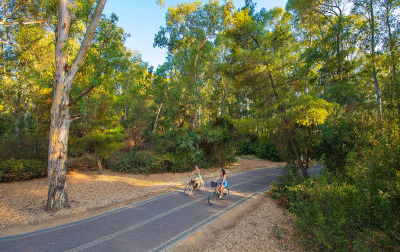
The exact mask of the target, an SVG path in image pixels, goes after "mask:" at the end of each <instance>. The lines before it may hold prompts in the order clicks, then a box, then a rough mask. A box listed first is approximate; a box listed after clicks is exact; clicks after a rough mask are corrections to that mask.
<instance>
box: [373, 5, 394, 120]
mask: <svg viewBox="0 0 400 252" xmlns="http://www.w3.org/2000/svg"><path fill="white" fill-rule="evenodd" d="M399 11H400V1H399V0H379V1H378V4H377V10H376V13H377V19H378V20H379V22H380V25H379V26H378V29H379V30H380V33H381V34H382V36H381V37H382V48H383V49H384V51H386V53H387V62H388V64H384V65H387V66H388V68H389V69H390V78H384V80H382V81H386V82H387V81H388V80H389V81H390V83H389V84H388V86H389V88H388V92H387V93H388V99H387V100H386V102H388V103H389V106H393V107H394V108H395V109H396V110H397V114H400V78H399V69H398V68H399V58H400V17H399V15H398V12H399Z"/></svg>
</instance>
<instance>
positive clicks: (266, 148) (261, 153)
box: [256, 141, 282, 162]
mask: <svg viewBox="0 0 400 252" xmlns="http://www.w3.org/2000/svg"><path fill="white" fill-rule="evenodd" d="M256 155H257V156H258V157H259V158H263V159H268V160H271V161H275V162H277V161H281V160H282V158H281V155H280V153H279V150H278V149H277V148H276V146H275V144H274V143H272V142H270V141H267V142H261V141H260V143H259V144H258V146H257V150H256Z"/></svg>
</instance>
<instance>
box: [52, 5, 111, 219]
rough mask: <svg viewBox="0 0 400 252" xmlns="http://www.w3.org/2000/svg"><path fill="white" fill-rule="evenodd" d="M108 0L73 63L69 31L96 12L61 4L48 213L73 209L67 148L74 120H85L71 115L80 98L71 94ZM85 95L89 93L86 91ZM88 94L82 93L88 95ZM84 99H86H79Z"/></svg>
mask: <svg viewBox="0 0 400 252" xmlns="http://www.w3.org/2000/svg"><path fill="white" fill-rule="evenodd" d="M105 3H106V0H97V1H96V7H95V9H94V11H93V15H91V18H90V23H89V25H88V27H87V30H86V34H85V37H84V38H83V40H82V43H81V46H80V48H79V51H78V53H77V55H76V57H75V59H74V60H73V61H72V63H70V62H69V60H68V51H67V50H68V39H69V32H70V29H71V27H72V25H73V23H74V21H75V20H76V19H77V18H79V17H81V16H80V15H82V14H84V15H85V16H86V17H87V16H89V13H91V11H92V5H91V3H90V2H87V1H82V2H79V1H78V2H73V3H70V1H68V0H59V1H58V20H57V26H56V29H55V68H56V69H55V74H54V81H53V102H52V108H51V123H50V135H49V155H48V168H47V176H48V181H49V190H48V197H47V204H46V210H47V211H49V210H59V209H61V208H63V207H70V205H69V203H68V195H67V192H66V188H65V185H66V173H67V170H66V168H67V149H68V133H69V128H70V124H71V122H72V121H74V120H76V119H78V118H80V117H82V116H81V115H70V107H71V106H72V105H73V104H74V103H76V102H77V99H75V100H73V101H71V102H70V91H71V88H72V83H73V81H74V78H75V76H76V74H77V72H78V70H79V68H80V66H81V65H82V63H83V60H84V59H85V56H86V54H87V51H88V49H89V47H90V44H91V43H92V39H93V35H94V32H95V30H96V27H97V24H98V22H99V20H100V17H101V13H102V11H103V9H104V5H105ZM74 4H76V6H82V5H83V6H86V7H87V9H86V11H82V12H79V11H76V12H74V8H73V7H74ZM84 93H85V92H84ZM84 93H82V94H83V95H84ZM79 97H82V96H78V98H79Z"/></svg>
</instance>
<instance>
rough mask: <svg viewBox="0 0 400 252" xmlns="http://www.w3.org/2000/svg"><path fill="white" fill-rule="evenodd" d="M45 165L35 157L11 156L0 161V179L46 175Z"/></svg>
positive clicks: (8, 179) (15, 179) (12, 179)
mask: <svg viewBox="0 0 400 252" xmlns="http://www.w3.org/2000/svg"><path fill="white" fill-rule="evenodd" d="M46 173H47V165H46V163H45V162H44V161H40V160H37V159H14V158H11V159H9V160H6V161H4V162H2V163H0V181H1V182H7V181H19V180H27V179H32V178H40V177H44V176H46Z"/></svg>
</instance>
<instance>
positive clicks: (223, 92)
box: [221, 77, 225, 116]
mask: <svg viewBox="0 0 400 252" xmlns="http://www.w3.org/2000/svg"><path fill="white" fill-rule="evenodd" d="M223 83H224V77H222V84H223ZM221 103H222V104H221V105H222V106H221V115H222V116H224V115H225V90H224V85H222V97H221Z"/></svg>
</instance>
